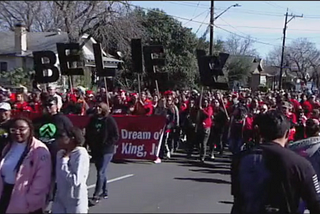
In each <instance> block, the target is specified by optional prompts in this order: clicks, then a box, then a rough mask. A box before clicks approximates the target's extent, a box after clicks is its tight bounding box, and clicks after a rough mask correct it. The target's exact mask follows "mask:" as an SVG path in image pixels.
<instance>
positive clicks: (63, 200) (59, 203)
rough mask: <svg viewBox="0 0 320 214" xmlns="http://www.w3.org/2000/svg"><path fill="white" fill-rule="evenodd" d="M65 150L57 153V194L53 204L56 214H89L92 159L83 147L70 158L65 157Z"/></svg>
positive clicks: (71, 154)
mask: <svg viewBox="0 0 320 214" xmlns="http://www.w3.org/2000/svg"><path fill="white" fill-rule="evenodd" d="M64 152H65V151H64V150H60V151H59V152H58V153H57V160H56V161H57V162H56V182H57V193H56V198H55V200H54V204H53V210H52V211H53V212H54V213H87V212H88V189H87V184H86V182H87V179H88V175H89V169H90V157H89V154H88V152H87V150H86V149H85V148H83V147H77V148H75V149H74V150H73V151H72V152H71V153H70V155H69V157H63V155H64Z"/></svg>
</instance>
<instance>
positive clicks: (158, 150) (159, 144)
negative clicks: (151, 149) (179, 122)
mask: <svg viewBox="0 0 320 214" xmlns="http://www.w3.org/2000/svg"><path fill="white" fill-rule="evenodd" d="M165 128H166V125H165V126H164V127H163V129H162V133H161V136H160V139H159V143H158V148H157V154H156V157H157V158H159V154H160V149H161V146H162V140H163V135H164V131H165Z"/></svg>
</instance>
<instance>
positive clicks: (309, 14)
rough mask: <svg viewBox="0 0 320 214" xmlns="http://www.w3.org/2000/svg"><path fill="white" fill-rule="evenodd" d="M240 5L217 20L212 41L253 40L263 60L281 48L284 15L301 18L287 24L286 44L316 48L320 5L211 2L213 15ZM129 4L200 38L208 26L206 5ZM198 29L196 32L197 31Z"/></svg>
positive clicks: (315, 2) (146, 2)
mask: <svg viewBox="0 0 320 214" xmlns="http://www.w3.org/2000/svg"><path fill="white" fill-rule="evenodd" d="M237 3H238V4H240V5H241V7H234V8H231V9H230V10H228V11H227V12H226V13H224V14H223V15H222V16H221V17H220V18H218V19H217V20H216V22H215V24H216V25H217V26H219V27H221V28H223V29H219V28H217V27H216V28H215V29H214V37H215V38H216V39H217V38H222V39H223V38H226V37H228V36H229V35H230V34H236V35H238V36H242V37H246V36H248V35H250V36H251V37H252V38H253V39H254V40H255V44H254V47H255V48H256V49H257V51H258V52H259V54H260V55H261V57H265V56H266V55H267V53H268V52H269V51H271V50H272V49H273V48H274V47H279V46H281V44H282V32H283V30H282V29H283V25H284V18H285V16H284V14H285V13H286V10H287V8H289V14H291V13H292V14H294V15H302V14H303V16H304V17H303V18H295V19H293V20H292V21H290V23H289V24H288V29H287V40H286V42H287V44H288V43H290V42H291V41H292V40H293V39H296V38H308V39H309V40H310V41H312V42H314V43H315V44H316V45H317V47H318V48H320V12H319V9H320V2H318V1H238V2H237V1H215V3H214V7H215V14H216V15H218V14H220V13H221V12H222V11H223V10H225V9H226V8H227V7H229V6H231V5H234V4H237ZM131 4H133V5H137V6H141V7H144V8H160V9H162V10H164V11H165V12H166V13H167V14H169V15H173V16H176V17H175V18H177V17H180V18H177V19H179V20H180V21H181V22H182V24H183V25H184V26H186V27H190V28H192V29H193V32H197V35H198V36H201V35H202V34H203V33H204V31H205V30H206V28H207V26H208V23H209V17H210V16H209V12H210V1H132V2H131ZM198 29H199V30H198ZM207 39H209V34H208V35H207Z"/></svg>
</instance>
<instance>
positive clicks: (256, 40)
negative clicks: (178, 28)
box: [120, 2, 302, 50]
mask: <svg viewBox="0 0 320 214" xmlns="http://www.w3.org/2000/svg"><path fill="white" fill-rule="evenodd" d="M120 3H122V4H126V5H129V6H132V7H135V8H140V9H144V10H147V11H152V12H156V13H162V12H161V11H157V10H154V9H148V8H144V7H141V6H138V5H134V4H131V3H128V2H125V3H124V2H120ZM168 15H169V16H171V17H173V18H177V19H182V20H186V21H189V20H190V19H187V18H184V17H179V16H175V15H170V14H168ZM192 22H195V23H199V24H207V23H205V22H200V21H196V20H192ZM214 26H215V27H217V28H218V29H221V30H223V31H226V32H228V33H229V34H233V35H236V36H238V37H241V38H245V39H247V38H248V37H246V36H242V35H239V34H237V33H234V32H232V31H229V30H227V29H225V28H222V27H220V26H217V25H216V24H214ZM291 30H292V29H291ZM299 30H300V31H301V30H302V29H299ZM251 38H252V37H251ZM252 40H253V42H255V43H259V44H263V45H269V46H273V47H281V45H274V44H271V43H267V42H263V41H260V40H258V39H252ZM286 48H288V49H292V50H300V49H299V48H293V47H286Z"/></svg>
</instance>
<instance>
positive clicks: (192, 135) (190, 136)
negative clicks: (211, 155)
mask: <svg viewBox="0 0 320 214" xmlns="http://www.w3.org/2000/svg"><path fill="white" fill-rule="evenodd" d="M186 136H187V155H188V156H189V157H191V155H192V153H193V150H194V147H195V146H197V148H199V144H196V143H197V142H196V130H195V129H194V128H193V127H192V128H187V129H186Z"/></svg>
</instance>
